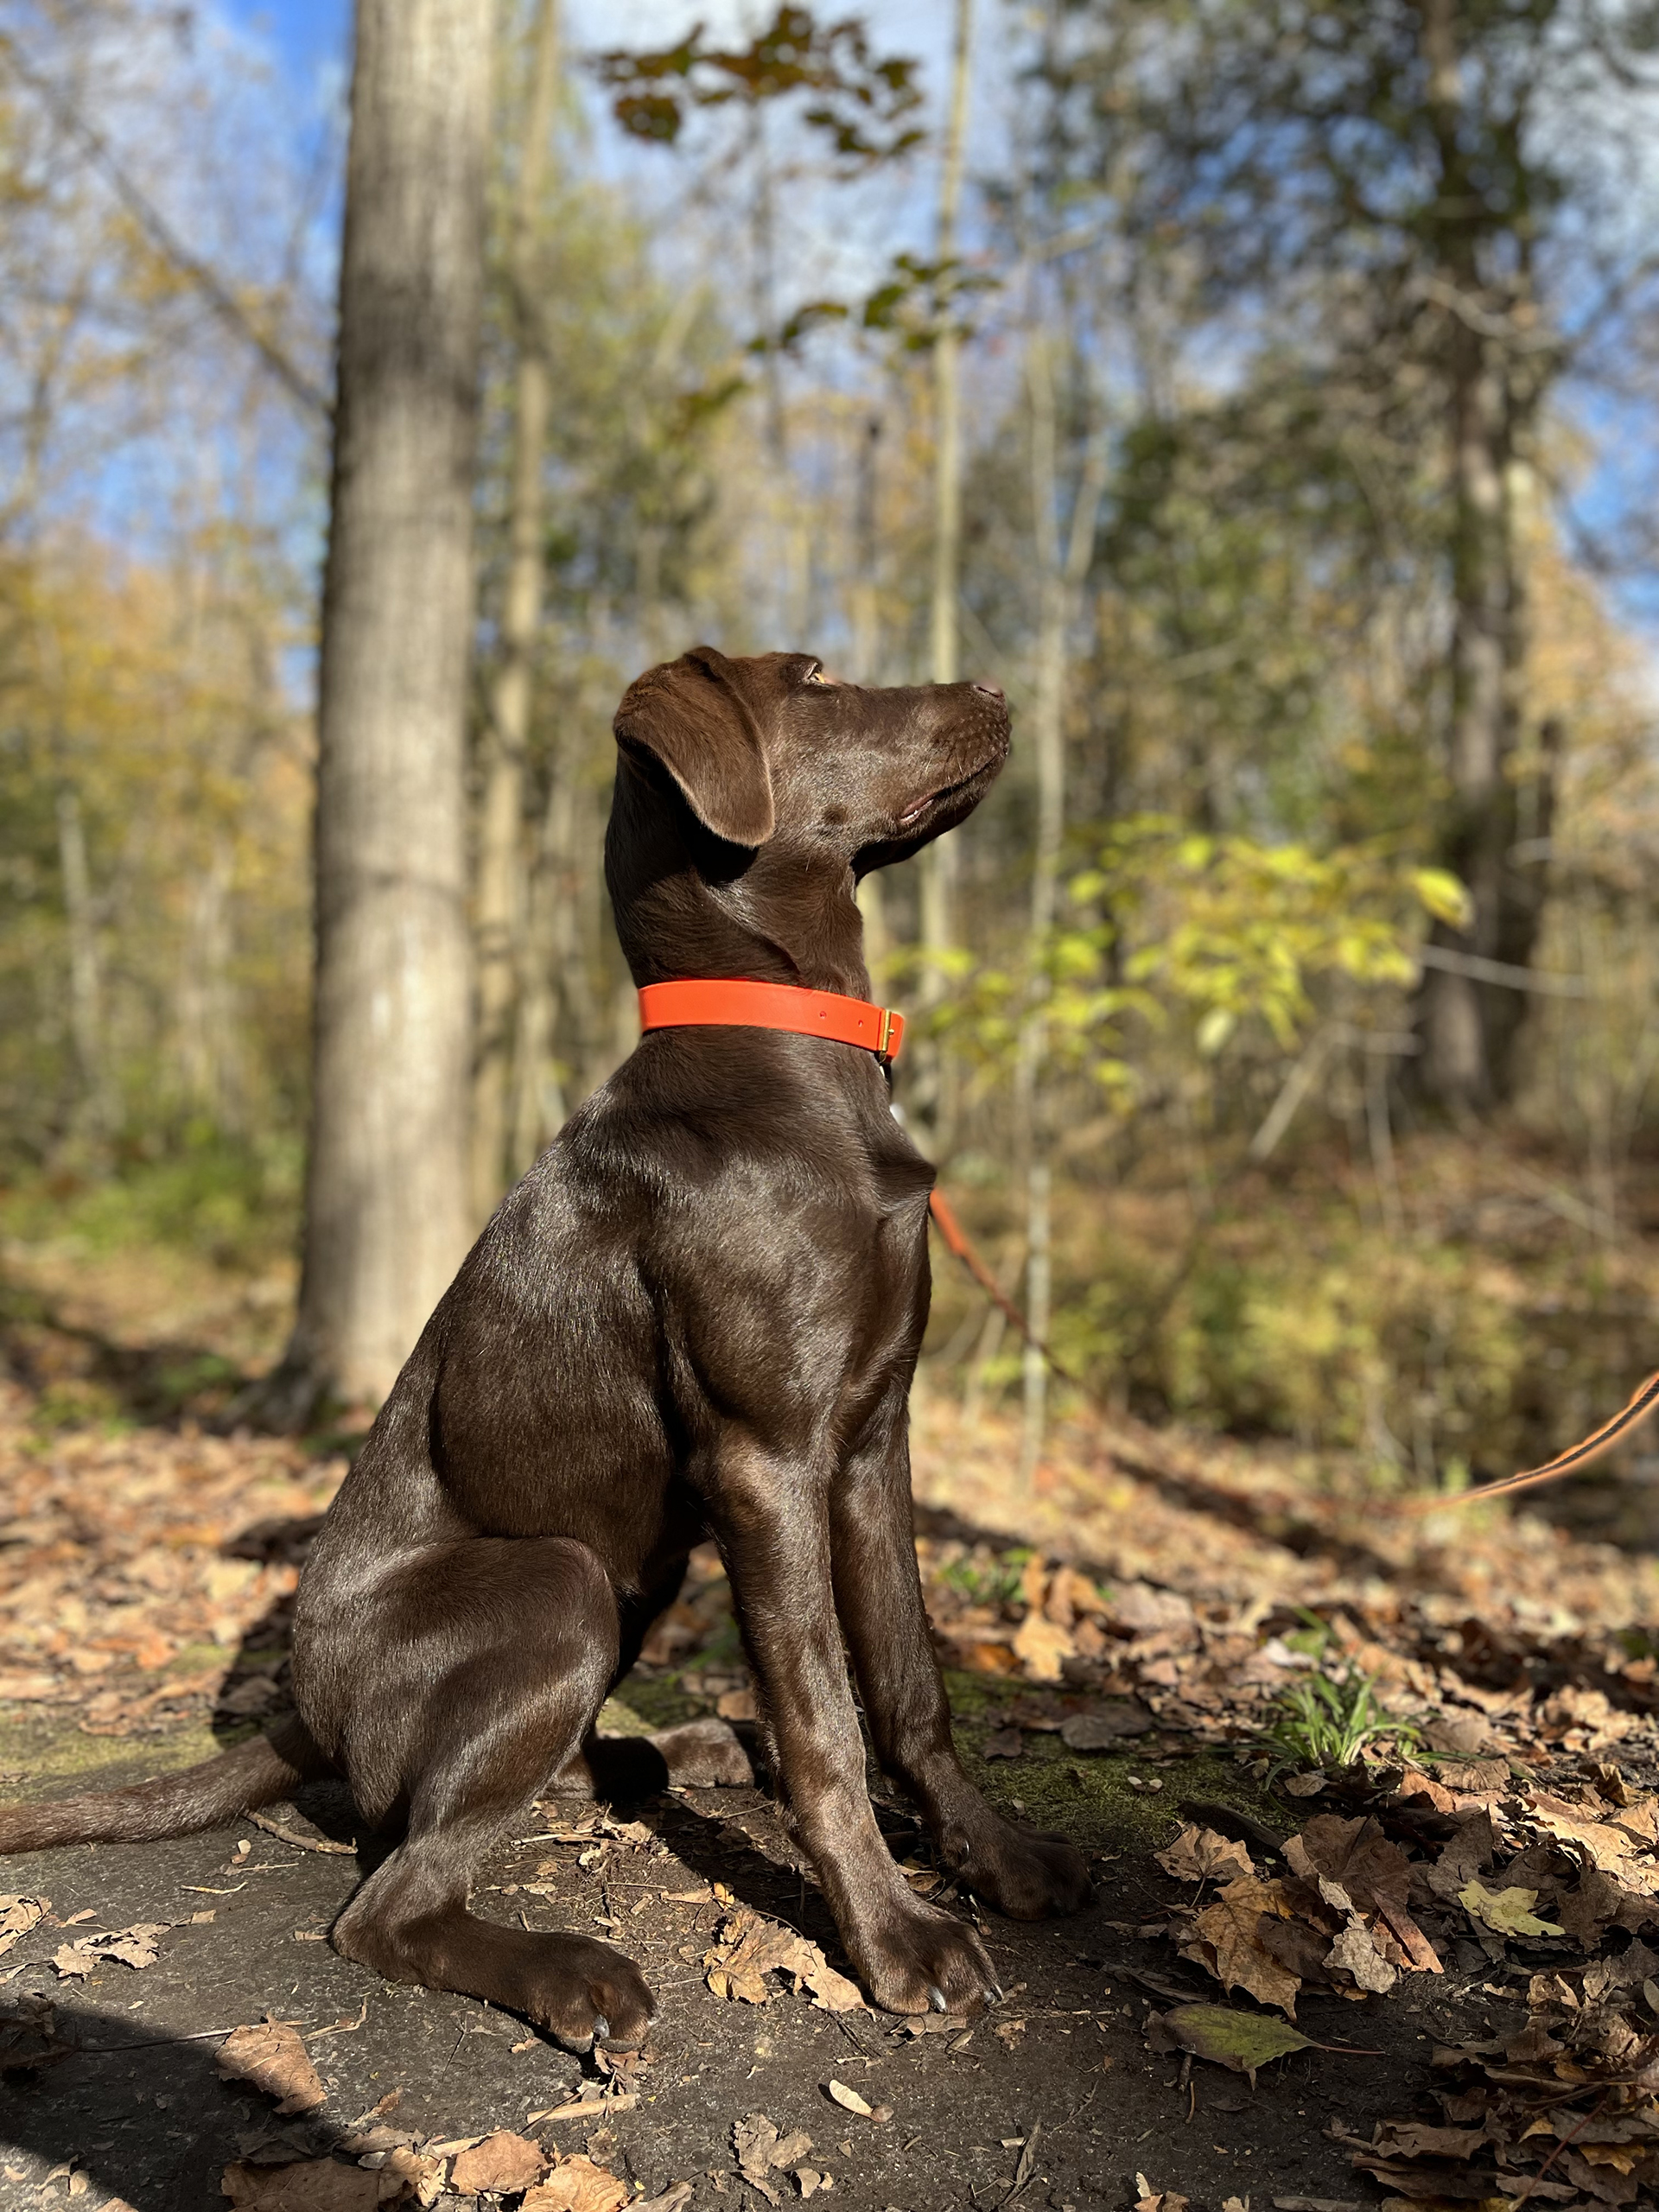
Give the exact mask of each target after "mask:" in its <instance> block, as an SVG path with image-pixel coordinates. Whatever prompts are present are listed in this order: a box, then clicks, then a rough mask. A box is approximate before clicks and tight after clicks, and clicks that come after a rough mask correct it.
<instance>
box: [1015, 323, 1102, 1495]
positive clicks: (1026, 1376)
mask: <svg viewBox="0 0 1659 2212" xmlns="http://www.w3.org/2000/svg"><path fill="white" fill-rule="evenodd" d="M1054 352H1055V339H1054V334H1053V333H1052V330H1047V329H1044V330H1039V332H1037V334H1035V336H1034V337H1033V340H1032V344H1031V350H1030V353H1029V355H1028V357H1027V384H1028V387H1029V391H1030V398H1031V491H1032V523H1033V539H1034V541H1035V543H1034V550H1035V553H1036V556H1037V571H1038V578H1039V582H1038V620H1037V656H1036V666H1035V669H1034V671H1033V677H1034V681H1033V701H1032V710H1031V732H1032V750H1033V753H1034V754H1035V757H1036V770H1037V837H1036V842H1035V845H1034V846H1033V851H1032V858H1031V922H1030V934H1029V938H1028V939H1027V967H1028V969H1029V972H1030V976H1031V982H1030V1000H1029V1004H1028V1008H1027V1017H1026V1021H1025V1024H1024V1027H1023V1028H1022V1030H1021V1033H1020V1058H1019V1060H1018V1062H1017V1064H1016V1066H1015V1071H1014V1119H1015V1124H1016V1130H1017V1141H1018V1146H1019V1150H1020V1155H1021V1161H1022V1165H1023V1166H1024V1170H1025V1178H1026V1252H1027V1260H1026V1319H1027V1325H1028V1326H1029V1328H1030V1330H1031V1334H1032V1337H1033V1338H1037V1339H1039V1340H1045V1339H1046V1337H1047V1334H1048V1327H1049V1319H1050V1314H1051V1311H1052V1287H1053V1284H1052V1261H1051V1204H1052V1175H1051V1173H1050V1168H1049V1157H1048V1155H1049V1127H1048V1116H1047V1115H1046V1111H1045V1098H1044V1091H1043V1078H1044V1075H1045V1072H1046V1061H1047V1018H1046V1011H1045V1007H1046V1000H1047V998H1048V993H1049V986H1048V978H1047V976H1046V973H1045V971H1044V967H1043V962H1044V958H1045V956H1046V952H1047V950H1048V944H1049V938H1050V935H1051V932H1052V930H1053V927H1054V923H1055V919H1056V918H1057V916H1058V912H1059V889H1060V860H1061V855H1062V852H1063V849H1064V846H1065V690H1066V659H1067V645H1068V641H1069V638H1070V633H1071V626H1072V624H1073V622H1074V621H1075V620H1076V617H1077V597H1078V591H1079V588H1080V586H1081V584H1082V582H1083V579H1084V576H1085V575H1087V573H1088V569H1089V563H1090V557H1091V556H1092V555H1093V552H1094V545H1095V528H1096V522H1097V520H1098V518H1099V514H1100V502H1101V496H1102V493H1103V491H1104V488H1105V480H1106V479H1105V451H1104V447H1103V443H1102V442H1101V441H1100V440H1099V439H1098V438H1091V439H1090V442H1089V446H1088V449H1087V454H1086V458H1085V460H1084V467H1083V473H1082V475H1081V477H1080V478H1079V480H1078V484H1077V499H1076V501H1075V503H1074V505H1073V507H1072V511H1071V529H1070V531H1069V532H1068V534H1067V537H1066V538H1065V542H1064V543H1062V540H1061V537H1060V520H1059V454H1058V441H1059V424H1058V409H1057V406H1056V395H1055V390H1054ZM1021 1380H1022V1383H1023V1390H1022V1397H1023V1416H1022V1421H1021V1432H1020V1472H1021V1476H1022V1478H1024V1479H1025V1480H1026V1481H1027V1482H1029V1481H1030V1480H1031V1478H1032V1476H1033V1474H1034V1473H1035V1471H1036V1467H1037V1462H1038V1460H1039V1458H1040V1457H1041V1455H1042V1448H1043V1437H1044V1433H1045V1430H1046V1424H1047V1419H1048V1369H1047V1366H1046V1363H1045V1361H1044V1359H1043V1356H1042V1354H1041V1353H1040V1352H1039V1351H1038V1350H1037V1348H1036V1345H1035V1344H1033V1343H1032V1342H1031V1341H1030V1340H1029V1339H1028V1340H1027V1344H1026V1347H1025V1351H1024V1355H1023V1358H1022V1362H1021Z"/></svg>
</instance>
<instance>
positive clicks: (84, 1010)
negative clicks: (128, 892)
mask: <svg viewBox="0 0 1659 2212" xmlns="http://www.w3.org/2000/svg"><path fill="white" fill-rule="evenodd" d="M58 866H59V869H60V873H61V875H62V879H63V912H64V919H65V922H66V924H67V930H68V938H69V1036H70V1040H71V1042H72V1043H73V1046H74V1052H75V1071H76V1073H77V1074H78V1075H79V1078H80V1096H79V1099H78V1100H77V1101H76V1106H75V1112H74V1115H73V1123H72V1126H73V1128H74V1130H75V1132H76V1134H77V1135H79V1136H81V1137H85V1138H89V1139H90V1140H91V1141H92V1142H93V1143H95V1144H96V1143H101V1142H102V1141H103V1140H104V1139H105V1137H107V1136H108V1135H110V1133H111V1125H112V1123H113V1121H114V1118H115V1117H114V1115H113V1113H112V1112H111V1100H110V1093H109V1085H108V1081H107V1078H106V1074H105V1065H104V978H103V963H102V961H101V960H100V958H99V949H98V912H97V909H96V907H95V906H94V905H93V901H92V870H91V868H89V867H88V865H87V861H86V825H85V824H84V823H83V822H82V820H81V814H80V794H79V791H77V790H76V789H75V787H74V785H73V784H70V783H65V784H63V785H60V788H59V791H58Z"/></svg>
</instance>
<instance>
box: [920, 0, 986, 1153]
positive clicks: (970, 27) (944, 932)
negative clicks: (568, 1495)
mask: <svg viewBox="0 0 1659 2212" xmlns="http://www.w3.org/2000/svg"><path fill="white" fill-rule="evenodd" d="M973 41H974V0H957V22H956V48H955V54H954V58H953V60H952V64H951V77H950V113H949V116H948V118H947V120H946V124H945V134H944V174H943V175H942V176H941V178H940V181H939V226H938V259H939V260H940V261H941V262H947V261H949V260H950V259H951V258H952V257H953V256H954V254H955V252H956V250H957V216H958V214H959V213H960V212H961V207H962V172H963V161H964V159H965V156H966V152H967V142H968V92H969V84H970V81H971V77H972V65H973ZM961 368H962V364H961V341H960V340H958V338H957V334H956V333H955V331H954V330H950V329H946V330H943V331H941V332H940V334H939V336H938V340H937V342H936V343H935V345H934V348H933V598H932V619H931V676H932V680H933V682H934V683H956V681H957V677H958V676H959V675H960V674H961V661H960V649H959V642H958V640H959V631H960V624H959V621H958V618H957V594H958V593H959V591H960V589H961V582H962V578H961V569H962V375H961ZM919 865H920V868H921V894H920V904H921V937H922V951H923V954H924V956H925V967H924V969H923V976H922V985H921V1001H922V1005H923V1007H935V1006H937V1005H938V1003H939V1001H941V1000H942V999H943V998H944V992H945V975H944V964H943V963H944V956H945V954H947V953H948V952H949V951H950V947H951V945H952V944H953V943H954V942H955V938H956V905H957V847H956V844H955V842H953V841H952V840H950V839H949V838H940V839H936V840H935V842H933V843H932V844H931V845H929V846H928V847H927V849H926V850H925V852H924V853H923V854H922V855H921V859H920V863H919ZM918 1057H919V1058H920V1060H921V1063H922V1065H921V1067H920V1069H919V1071H918V1072H919V1073H920V1075H921V1077H922V1083H921V1084H920V1086H919V1088H920V1090H921V1092H922V1096H921V1097H920V1098H919V1099H918V1106H919V1107H920V1108H921V1109H922V1111H923V1113H924V1114H925V1117H926V1119H927V1121H928V1122H929V1123H930V1125H931V1137H932V1141H933V1144H934V1147H935V1149H936V1150H937V1151H939V1152H941V1153H948V1152H949V1151H950V1147H951V1145H952V1144H953V1143H954V1141H955V1138H956V1103H957V1102H956V1092H957V1084H956V1070H955V1067H954V1065H953V1062H952V1057H951V1055H950V1052H947V1051H946V1049H945V1048H944V1046H942V1045H940V1044H938V1043H937V1042H928V1043H927V1044H926V1045H925V1049H924V1051H923V1052H921V1053H920V1054H919V1055H918Z"/></svg>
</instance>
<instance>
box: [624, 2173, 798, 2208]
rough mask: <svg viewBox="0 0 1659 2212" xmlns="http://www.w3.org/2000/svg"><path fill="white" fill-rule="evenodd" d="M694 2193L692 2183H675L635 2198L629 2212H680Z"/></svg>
mask: <svg viewBox="0 0 1659 2212" xmlns="http://www.w3.org/2000/svg"><path fill="white" fill-rule="evenodd" d="M796 2178H797V2180H798V2179H799V2178H800V2177H799V2175H797V2177H796ZM694 2193H695V2184H694V2183H691V2182H689V2181H677V2182H675V2183H673V2184H672V2186H671V2187H670V2188H668V2189H665V2190H664V2191H663V2192H662V2194H661V2196H637V2197H635V2199H634V2201H633V2202H632V2205H631V2206H630V2208H629V2212H680V2207H681V2206H682V2205H683V2204H687V2203H689V2202H690V2200H691V2197H692V2196H693V2194H694ZM811 2194H812V2192H811V2190H810V2189H804V2190H802V2191H801V2195H802V2196H810V2195H811Z"/></svg>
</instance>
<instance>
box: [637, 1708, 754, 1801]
mask: <svg viewBox="0 0 1659 2212" xmlns="http://www.w3.org/2000/svg"><path fill="white" fill-rule="evenodd" d="M650 1740H651V1742H652V1745H654V1747H655V1748H656V1749H657V1750H658V1751H660V1752H661V1753H662V1756H663V1760H664V1764H665V1765H666V1766H667V1768H668V1778H669V1780H670V1782H671V1783H679V1784H681V1785H682V1786H683V1787H684V1788H687V1789H714V1788H715V1787H716V1786H717V1785H718V1784H720V1783H725V1784H727V1785H728V1787H731V1788H735V1789H747V1788H748V1787H749V1786H750V1784H752V1783H753V1780H754V1769H753V1766H751V1765H750V1764H749V1755H748V1753H747V1751H745V1750H744V1748H743V1746H742V1745H741V1743H739V1741H738V1739H737V1738H736V1736H735V1734H734V1732H733V1731H732V1729H731V1728H730V1726H728V1724H727V1723H726V1722H725V1721H724V1720H715V1719H704V1720H687V1721H684V1722H683V1723H682V1724H681V1726H679V1727H677V1728H659V1729H658V1730H657V1732H655V1734H654V1735H652V1738H651V1739H650Z"/></svg>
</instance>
